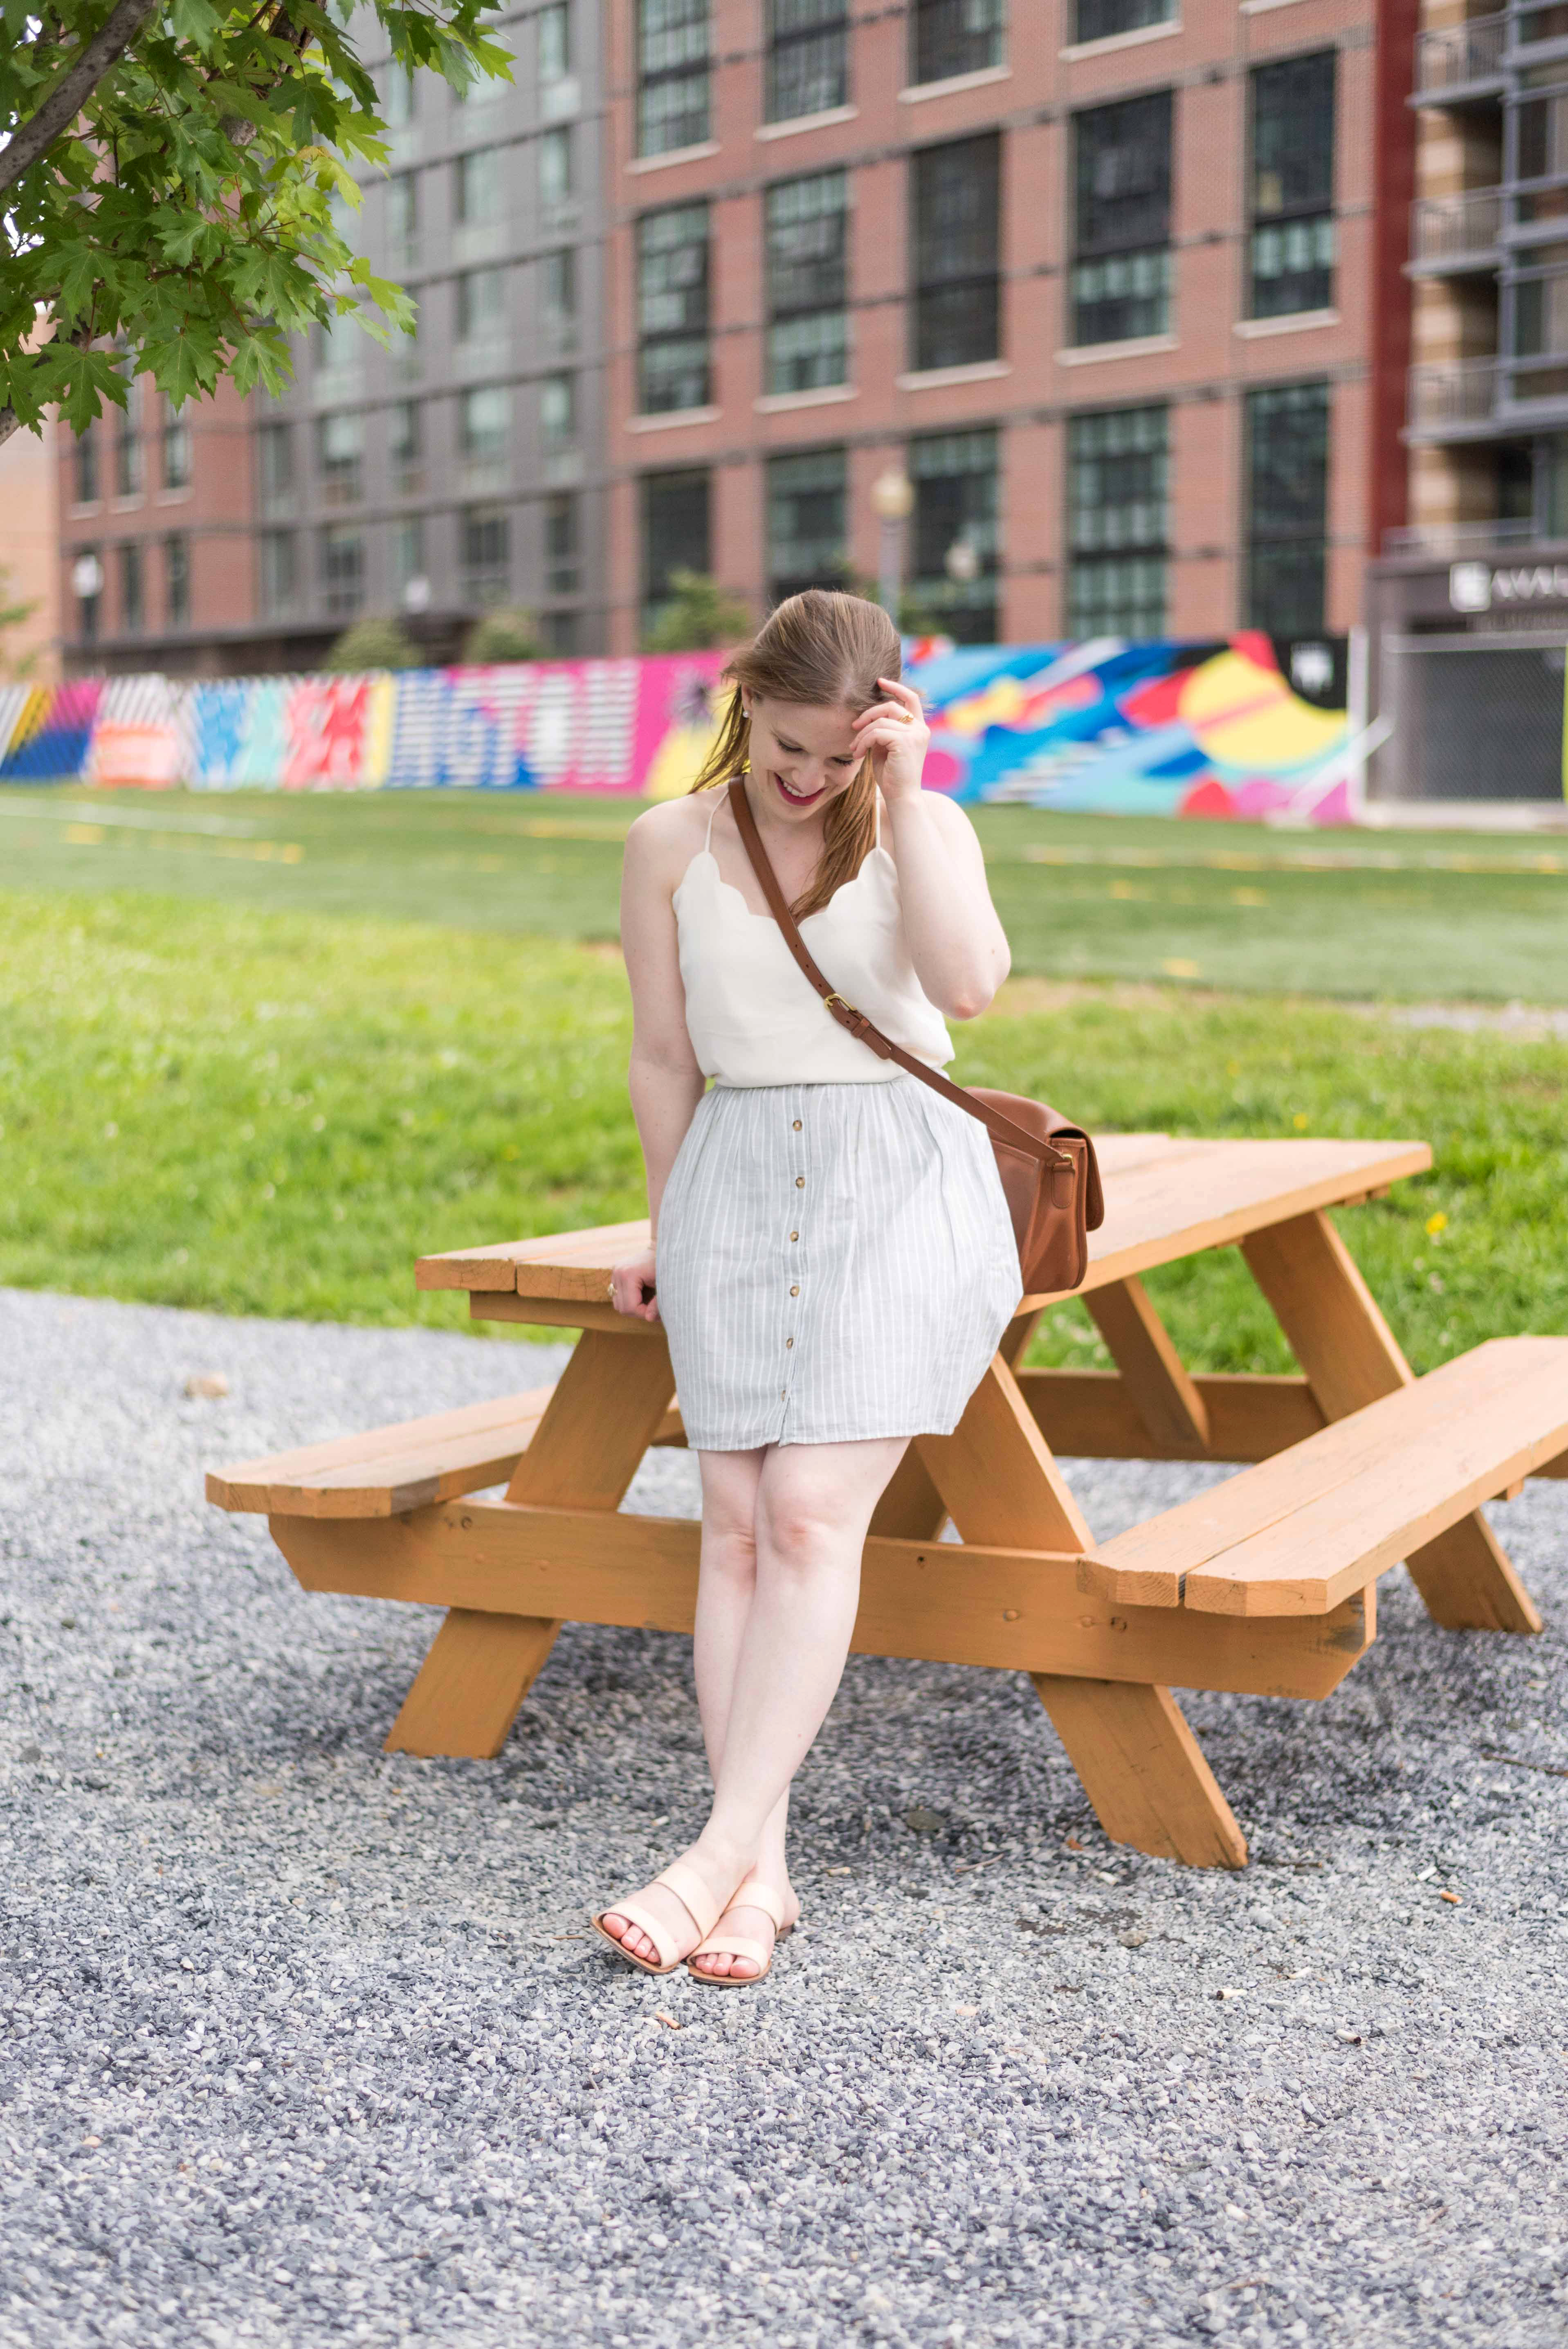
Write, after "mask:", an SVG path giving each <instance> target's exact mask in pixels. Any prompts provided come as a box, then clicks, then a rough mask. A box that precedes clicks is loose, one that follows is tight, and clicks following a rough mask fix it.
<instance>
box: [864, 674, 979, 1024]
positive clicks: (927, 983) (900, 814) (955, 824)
mask: <svg viewBox="0 0 1568 2349" xmlns="http://www.w3.org/2000/svg"><path fill="white" fill-rule="evenodd" d="M877 683H878V684H879V685H880V686H881V688H882V697H883V698H882V700H881V701H876V702H873V703H872V706H871V707H870V709H863V710H861V713H860V715H859V717H858V718H856V719H854V721H853V724H854V731H855V735H856V738H857V740H858V741H859V742H860V744H861V748H862V750H864V751H865V752H866V753H867V755H868V757H869V758H870V761H871V765H872V774H873V775H874V777H875V779H876V783H877V788H878V790H879V791H880V792H882V802H883V804H884V805H885V807H886V809H887V812H888V826H887V829H888V831H889V833H891V835H892V837H891V839H890V840H889V841H888V843H887V844H888V848H889V852H890V854H892V861H893V863H894V864H896V865H897V867H898V894H899V902H900V904H901V905H902V906H903V927H904V936H906V938H907V939H908V941H909V951H910V958H911V960H912V961H913V964H914V970H915V977H916V978H918V979H919V981H920V983H921V986H922V987H923V988H924V990H925V992H926V994H927V995H928V996H929V997H930V999H931V1000H932V1002H933V1003H934V1004H935V1006H936V1008H937V1009H938V1010H939V1011H942V1012H944V1013H946V1015H947V1017H948V1018H949V1019H974V1018H975V1015H976V1014H977V1013H978V1012H981V1011H984V1010H985V1007H986V1005H987V1004H988V1003H989V1002H990V1000H991V999H992V997H993V996H994V995H995V992H996V989H997V988H999V987H1000V986H1001V984H1002V981H1003V980H1004V979H1005V978H1006V976H1007V972H1008V969H1009V968H1010V967H1011V963H1012V955H1011V952H1010V950H1009V948H1008V945H1007V935H1006V931H1005V930H1004V929H1003V927H1002V925H1001V923H1000V922H999V921H998V920H997V918H996V909H995V905H992V903H991V891H990V888H989V886H988V885H987V883H986V879H985V858H984V856H983V855H982V854H981V853H980V843H979V841H978V840H977V839H976V838H975V827H974V825H973V824H972V823H970V821H969V819H968V817H967V816H966V815H965V812H964V811H963V809H962V808H961V807H955V806H954V803H953V802H952V801H951V800H947V799H944V797H943V796H942V794H941V792H928V791H926V790H924V789H923V786H922V782H921V772H922V770H923V767H924V765H925V754H926V751H927V750H928V749H929V747H930V743H931V729H930V728H929V726H928V725H927V724H926V721H925V709H924V707H923V703H922V701H921V698H920V696H919V694H918V693H916V691H915V690H914V688H913V686H910V685H905V684H904V682H903V679H902V678H886V677H883V678H878V679H877Z"/></svg>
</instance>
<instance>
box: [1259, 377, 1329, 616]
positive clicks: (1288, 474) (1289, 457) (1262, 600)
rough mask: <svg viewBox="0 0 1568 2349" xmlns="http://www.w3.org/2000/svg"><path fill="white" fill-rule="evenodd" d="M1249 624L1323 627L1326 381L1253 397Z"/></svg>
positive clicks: (1325, 536) (1281, 389) (1325, 522)
mask: <svg viewBox="0 0 1568 2349" xmlns="http://www.w3.org/2000/svg"><path fill="white" fill-rule="evenodd" d="M1246 430H1247V481H1246V488H1247V592H1246V608H1247V625H1248V626H1249V627H1254V628H1265V629H1267V631H1268V633H1269V634H1270V635H1271V636H1318V635H1321V633H1322V630H1323V613H1324V585H1325V568H1326V564H1325V557H1326V538H1327V528H1328V386H1327V385H1326V383H1298V384H1285V385H1280V386H1277V387H1274V388H1270V389H1268V390H1266V391H1254V392H1250V393H1249V394H1248V395H1247V409H1246Z"/></svg>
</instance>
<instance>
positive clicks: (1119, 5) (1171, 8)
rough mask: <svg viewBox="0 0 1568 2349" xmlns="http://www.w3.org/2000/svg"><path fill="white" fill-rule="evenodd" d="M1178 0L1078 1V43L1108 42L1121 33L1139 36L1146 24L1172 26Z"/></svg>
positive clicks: (1075, 22)
mask: <svg viewBox="0 0 1568 2349" xmlns="http://www.w3.org/2000/svg"><path fill="white" fill-rule="evenodd" d="M1175 15H1176V0H1078V7H1077V10H1076V11H1075V14H1074V18H1073V38H1074V40H1075V41H1109V40H1114V39H1115V37H1116V36H1117V35H1118V34H1119V33H1140V32H1141V31H1142V30H1143V28H1144V26H1146V25H1169V24H1171V22H1172V21H1173V20H1174V18H1175Z"/></svg>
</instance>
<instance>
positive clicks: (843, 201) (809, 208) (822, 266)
mask: <svg viewBox="0 0 1568 2349" xmlns="http://www.w3.org/2000/svg"><path fill="white" fill-rule="evenodd" d="M848 203H849V184H848V180H847V177H846V174H845V173H844V172H842V171H818V172H814V173H813V174H812V175H811V176H810V178H809V179H801V180H786V181H782V182H780V183H779V185H778V186H776V187H772V188H770V189H769V191H768V200H767V206H766V212H765V243H766V254H767V272H768V318H769V330H768V389H769V392H791V391H809V390H813V389H816V388H819V387H820V386H822V385H827V384H836V383H842V382H843V381H844V380H845V378H846V376H847V373H848V339H849V338H848V321H847V316H846V304H847V300H848V292H849V286H848V253H847V244H848V234H847V232H848V211H847V207H848Z"/></svg>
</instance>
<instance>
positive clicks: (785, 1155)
mask: <svg viewBox="0 0 1568 2349" xmlns="http://www.w3.org/2000/svg"><path fill="white" fill-rule="evenodd" d="M657 1293H658V1301H659V1313H660V1318H661V1319H662V1320H663V1322H664V1324H665V1330H666V1331H667V1332H668V1336H669V1347H670V1358H671V1361H672V1362H673V1364H674V1368H675V1374H676V1396H677V1398H678V1401H679V1403H680V1407H681V1413H682V1417H683V1419H684V1421H685V1424H686V1441H687V1443H688V1444H690V1445H691V1446H692V1447H693V1449H694V1450H698V1451H706V1452H745V1451H750V1450H752V1449H753V1448H754V1447H756V1446H758V1445H760V1444H842V1443H846V1442H851V1441H855V1440H863V1439H866V1438H869V1437H874V1436H894V1435H947V1434H950V1433H952V1431H953V1429H954V1427H955V1426H956V1425H957V1423H958V1421H959V1418H960V1416H961V1415H962V1413H963V1411H964V1406H965V1403H966V1402H968V1400H969V1398H970V1396H971V1395H972V1394H973V1393H974V1392H975V1387H976V1386H977V1385H978V1384H979V1381H980V1380H981V1378H982V1376H983V1375H984V1373H985V1369H986V1367H987V1365H988V1364H989V1362H990V1361H991V1357H992V1355H993V1354H994V1353H995V1350H996V1346H997V1342H998V1340H1000V1338H1001V1336H1002V1332H1003V1331H1004V1330H1006V1326H1007V1323H1008V1322H1009V1320H1010V1319H1012V1317H1013V1315H1014V1313H1015V1312H1016V1309H1017V1305H1018V1300H1019V1298H1020V1297H1021V1296H1022V1294H1023V1278H1022V1275H1021V1273H1020V1270H1019V1266H1018V1249H1017V1244H1016V1241H1015V1239H1014V1237H1013V1226H1012V1219H1011V1217H1010V1216H1009V1214H1008V1212H1007V1202H1006V1196H1005V1195H1004V1193H1003V1189H1002V1180H1001V1176H1000V1175H999V1174H998V1173H997V1171H996V1161H995V1155H994V1154H993V1152H992V1148H991V1140H990V1136H989V1134H988V1133H986V1130H985V1127H984V1126H983V1125H982V1124H981V1123H980V1122H979V1120H978V1119H977V1118H973V1117H970V1116H968V1115H967V1114H966V1112H965V1111H963V1110H961V1109H957V1108H955V1107H954V1105H953V1103H952V1102H945V1101H944V1100H943V1099H942V1097H941V1096H940V1094H937V1093H934V1092H931V1090H930V1088H929V1087H928V1086H925V1085H923V1084H921V1083H920V1082H919V1081H918V1080H917V1079H915V1078H913V1077H909V1076H903V1075H902V1074H901V1075H900V1076H898V1077H895V1078H892V1079H889V1080H883V1081H872V1082H868V1083H865V1084H800V1085H747V1086H738V1085H714V1086H711V1087H710V1088H709V1090H708V1091H707V1092H706V1093H704V1095H703V1097H702V1099H701V1100H700V1101H699V1102H698V1103H697V1107H696V1116H695V1117H694V1118H693V1120H692V1122H691V1124H690V1126H689V1128H688V1129H687V1132H686V1136H685V1139H684V1140H683V1141H682V1143H681V1146H680V1149H679V1150H678V1152H677V1153H676V1162H675V1164H674V1166H673V1167H672V1169H671V1170H670V1178H669V1182H668V1184H667V1185H666V1186H665V1195H664V1199H663V1201H662V1203H661V1206H660V1211H659V1236H658V1259H657Z"/></svg>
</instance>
